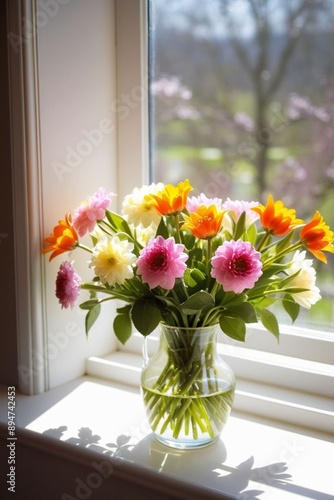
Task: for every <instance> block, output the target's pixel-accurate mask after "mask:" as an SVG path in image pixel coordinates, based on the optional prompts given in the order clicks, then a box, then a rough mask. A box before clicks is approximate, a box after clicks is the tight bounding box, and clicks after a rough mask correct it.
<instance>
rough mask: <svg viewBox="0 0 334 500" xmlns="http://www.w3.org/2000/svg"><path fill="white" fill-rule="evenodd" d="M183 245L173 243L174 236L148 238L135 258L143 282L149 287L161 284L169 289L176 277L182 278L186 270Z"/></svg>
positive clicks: (186, 257) (185, 255)
mask: <svg viewBox="0 0 334 500" xmlns="http://www.w3.org/2000/svg"><path fill="white" fill-rule="evenodd" d="M183 250H184V245H182V244H180V243H175V240H174V238H172V237H171V238H167V239H166V240H165V239H164V238H163V237H162V236H158V237H157V238H156V239H154V240H150V241H149V243H148V245H147V247H146V248H144V249H143V250H142V251H141V252H140V256H139V258H138V260H137V266H138V269H137V274H140V275H141V276H142V280H143V283H148V285H149V287H150V288H155V287H156V286H161V287H162V288H164V289H165V290H171V289H172V288H173V286H174V285H175V280H176V278H182V277H183V275H184V271H185V270H186V267H187V266H186V264H185V261H186V260H187V259H188V255H187V254H185V253H184V252H183Z"/></svg>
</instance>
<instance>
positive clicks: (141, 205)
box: [122, 182, 164, 227]
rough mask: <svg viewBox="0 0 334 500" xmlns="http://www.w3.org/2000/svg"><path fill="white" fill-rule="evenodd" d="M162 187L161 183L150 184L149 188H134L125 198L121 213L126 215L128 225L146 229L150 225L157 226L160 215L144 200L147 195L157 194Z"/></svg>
mask: <svg viewBox="0 0 334 500" xmlns="http://www.w3.org/2000/svg"><path fill="white" fill-rule="evenodd" d="M163 187H164V184H163V183H162V182H159V183H158V184H151V185H150V186H142V187H141V188H134V190H133V191H132V193H130V194H128V195H127V196H125V198H124V201H123V205H122V213H123V214H124V215H126V217H127V221H128V223H129V224H133V225H134V226H139V225H140V224H142V225H143V227H148V226H150V225H151V224H152V223H153V224H155V225H156V226H157V225H158V224H159V222H160V219H161V215H160V214H159V213H158V212H157V210H156V209H155V208H154V207H152V206H151V205H150V204H149V203H147V201H146V200H145V196H147V195H148V194H157V193H158V192H159V191H161V190H162V189H163Z"/></svg>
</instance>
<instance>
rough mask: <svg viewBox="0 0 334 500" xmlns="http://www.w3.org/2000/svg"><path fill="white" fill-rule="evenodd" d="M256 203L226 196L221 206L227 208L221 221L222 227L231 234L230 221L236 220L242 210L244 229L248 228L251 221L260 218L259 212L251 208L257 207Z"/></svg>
mask: <svg viewBox="0 0 334 500" xmlns="http://www.w3.org/2000/svg"><path fill="white" fill-rule="evenodd" d="M258 204H259V203H258V202H257V201H242V200H230V198H227V200H226V201H225V203H223V206H222V208H223V209H225V210H228V212H227V213H226V214H225V217H224V221H223V226H224V229H227V230H228V231H229V232H230V233H231V234H232V231H233V229H232V225H233V224H232V221H234V222H238V220H239V217H240V215H241V214H242V212H246V221H245V225H246V229H248V228H249V226H251V224H253V222H255V221H256V220H258V219H259V218H260V216H259V214H257V213H256V212H254V210H252V208H253V207H257V206H258Z"/></svg>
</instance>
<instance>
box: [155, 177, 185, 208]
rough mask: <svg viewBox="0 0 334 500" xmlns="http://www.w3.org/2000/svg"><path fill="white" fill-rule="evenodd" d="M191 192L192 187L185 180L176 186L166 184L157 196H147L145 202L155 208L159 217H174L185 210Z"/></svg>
mask: <svg viewBox="0 0 334 500" xmlns="http://www.w3.org/2000/svg"><path fill="white" fill-rule="evenodd" d="M191 190H192V186H191V185H190V184H189V180H188V179H186V180H185V181H184V182H180V183H179V184H178V185H177V186H173V185H172V184H166V186H165V187H164V188H163V189H162V190H161V191H159V192H158V193H157V194H151V195H147V196H146V201H147V202H148V203H150V204H151V205H152V206H153V207H155V208H156V210H157V211H158V212H159V213H160V214H161V215H176V214H179V213H180V212H182V210H183V209H184V208H185V206H186V203H187V198H188V194H189V192H190V191H191Z"/></svg>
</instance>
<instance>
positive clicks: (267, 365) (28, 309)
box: [8, 0, 334, 433]
mask: <svg viewBox="0 0 334 500" xmlns="http://www.w3.org/2000/svg"><path fill="white" fill-rule="evenodd" d="M8 5H10V9H9V11H10V16H9V17H10V19H9V21H10V25H11V27H12V28H13V31H14V30H16V32H19V30H20V26H19V19H20V16H22V15H24V16H25V17H26V18H27V19H31V22H32V23H33V22H34V21H33V16H34V12H35V10H34V9H35V8H36V5H35V1H34V0H25V1H23V2H8ZM146 23H147V21H146V1H145V0H116V46H117V64H116V67H117V73H116V74H117V96H118V97H117V101H116V103H115V105H116V107H115V111H116V112H117V116H118V123H117V143H118V199H119V201H120V202H121V200H122V199H123V197H124V196H125V195H126V194H127V193H128V192H129V191H130V190H131V189H132V187H133V186H134V185H137V186H138V185H139V186H140V185H142V184H143V183H147V182H148V164H149V163H148V147H147V137H148V112H147V100H146V99H147V98H146V90H147V75H148V71H147V63H146V57H145V54H146V36H147V24H146ZM129 33H131V36H129ZM15 64H16V67H14V66H12V67H11V74H12V77H13V76H14V75H17V74H20V75H21V79H19V80H16V81H17V85H18V87H17V88H16V97H15V100H13V99H12V103H11V104H12V121H13V124H14V126H15V134H13V144H12V151H13V155H14V156H13V164H14V170H13V171H14V197H15V203H16V206H17V211H16V214H17V215H16V218H15V238H16V241H20V245H17V247H16V270H17V271H16V274H17V276H19V277H20V280H19V281H17V290H18V296H17V301H18V311H19V314H18V343H19V363H20V364H24V365H25V366H27V367H29V369H30V370H32V373H33V374H34V377H31V378H30V379H29V385H28V386H27V385H26V383H23V381H22V380H21V381H20V388H21V390H22V392H25V393H27V394H35V393H38V392H43V391H46V390H47V389H48V387H49V380H48V378H49V374H48V366H47V364H45V366H43V369H42V370H41V369H38V370H36V369H35V366H34V363H35V362H36V360H34V358H33V356H32V352H34V349H35V350H36V349H38V350H39V351H41V352H43V350H44V351H45V349H46V334H45V332H46V331H47V328H48V327H47V318H46V315H45V300H46V298H45V285H44V284H45V270H44V261H43V260H42V257H41V258H36V256H38V255H40V249H41V248H40V244H41V241H42V239H43V237H44V236H45V235H44V234H43V230H42V220H41V214H42V213H43V210H45V207H43V206H42V197H41V194H42V193H41V180H40V179H41V165H40V131H39V122H38V102H39V99H38V92H39V89H38V85H37V82H38V78H37V76H38V75H37V73H38V67H37V57H36V44H35V41H34V40H32V43H30V44H26V45H24V47H23V50H22V55H21V58H20V60H16V63H15ZM17 95H20V100H19V101H18V100H17ZM126 99H130V102H131V106H130V109H131V112H130V113H128V114H127V116H126V117H125V114H124V113H122V112H121V105H122V103H123V102H124V101H125V100H126ZM118 106H119V107H118ZM18 123H21V124H22V127H21V128H20V127H19V128H18V127H17V124H18ZM18 131H19V133H18ZM21 144H23V145H24V147H23V149H22V148H21V147H20V145H21ZM22 169H23V172H24V177H23V182H22ZM15 174H16V175H15ZM35 193H38V196H36V195H35ZM85 194H86V193H85ZM22 214H25V218H24V217H22ZM22 278H23V279H22ZM22 282H24V283H25V286H22ZM301 338H302V342H301ZM148 342H149V349H151V351H152V352H153V350H154V349H155V347H156V344H157V338H156V337H155V336H154V335H152V336H151V337H150V338H149V339H148ZM224 344H225V345H224ZM141 346H142V338H141V336H140V335H139V334H134V335H133V337H132V338H131V339H130V341H129V342H128V343H127V344H126V345H125V346H121V345H119V346H118V348H117V350H116V351H113V352H111V353H110V355H108V356H106V357H103V358H101V357H89V358H88V359H87V373H88V374H89V375H96V376H99V377H103V378H109V379H118V380H119V379H122V381H123V382H128V383H130V384H135V385H137V386H138V384H139V376H140V370H141ZM219 348H220V350H221V351H222V352H223V354H224V356H225V357H226V358H227V360H228V362H229V363H230V364H231V366H232V368H233V369H234V371H235V373H236V375H237V380H238V385H237V395H236V401H235V407H236V408H237V409H238V410H241V411H244V412H246V413H252V414H256V415H261V416H262V417H269V418H273V419H279V420H283V421H287V422H289V423H291V424H295V425H297V426H300V425H301V422H302V425H303V426H306V427H311V428H315V429H317V430H322V431H324V432H329V433H333V428H334V425H333V422H334V408H333V396H334V390H333V388H334V384H333V382H334V368H333V359H334V338H333V334H331V333H329V332H312V331H309V330H304V329H301V328H295V327H282V332H281V341H280V345H279V346H277V345H276V340H275V339H274V337H272V336H271V335H270V334H269V333H268V332H264V331H263V329H262V328H261V327H259V326H257V325H252V326H251V328H249V330H248V339H247V342H246V343H245V345H242V346H240V344H238V343H234V342H229V340H228V339H226V338H225V339H224V338H223V337H222V338H221V339H220V344H219Z"/></svg>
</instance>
